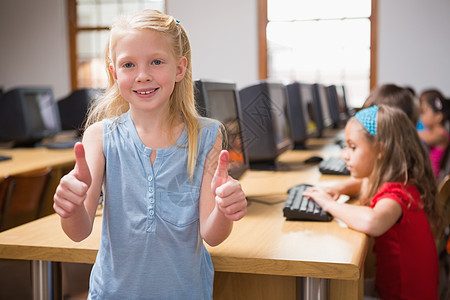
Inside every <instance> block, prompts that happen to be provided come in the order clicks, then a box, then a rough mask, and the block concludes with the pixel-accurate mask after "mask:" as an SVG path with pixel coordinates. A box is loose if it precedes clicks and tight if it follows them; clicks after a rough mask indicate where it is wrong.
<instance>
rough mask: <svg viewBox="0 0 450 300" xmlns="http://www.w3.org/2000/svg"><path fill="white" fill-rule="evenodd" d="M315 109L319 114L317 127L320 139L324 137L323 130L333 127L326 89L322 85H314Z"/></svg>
mask: <svg viewBox="0 0 450 300" xmlns="http://www.w3.org/2000/svg"><path fill="white" fill-rule="evenodd" d="M312 87H313V97H314V103H313V105H314V107H315V111H316V113H317V119H316V125H317V129H318V131H319V137H321V136H323V130H324V129H325V128H328V127H331V126H332V125H333V120H332V119H331V115H330V106H329V104H328V96H327V91H326V87H325V86H324V85H323V84H320V83H314V84H313V86H312Z"/></svg>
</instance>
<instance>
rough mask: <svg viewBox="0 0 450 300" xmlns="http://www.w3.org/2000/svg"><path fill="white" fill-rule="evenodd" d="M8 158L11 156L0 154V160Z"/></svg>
mask: <svg viewBox="0 0 450 300" xmlns="http://www.w3.org/2000/svg"><path fill="white" fill-rule="evenodd" d="M10 159H12V157H11V156H8V155H0V161H4V160H10Z"/></svg>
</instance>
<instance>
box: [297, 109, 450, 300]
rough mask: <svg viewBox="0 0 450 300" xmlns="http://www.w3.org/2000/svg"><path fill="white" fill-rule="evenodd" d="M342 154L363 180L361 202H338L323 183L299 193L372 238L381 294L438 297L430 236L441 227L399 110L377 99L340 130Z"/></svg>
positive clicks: (422, 158) (432, 190) (417, 144)
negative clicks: (342, 140)
mask: <svg viewBox="0 0 450 300" xmlns="http://www.w3.org/2000/svg"><path fill="white" fill-rule="evenodd" d="M345 138H346V142H347V148H346V149H345V151H344V158H345V160H346V163H347V166H348V168H349V170H350V172H351V175H352V177H354V178H361V179H363V180H364V183H363V188H362V193H363V195H362V197H361V203H362V205H361V206H358V205H350V204H341V203H338V202H336V201H335V197H333V196H332V195H330V194H328V193H327V192H326V190H325V189H321V188H319V187H312V188H310V189H309V190H307V191H305V193H304V194H305V195H306V196H309V197H311V198H313V199H314V200H315V201H316V202H317V203H318V204H319V205H320V206H322V208H323V209H324V210H326V211H328V212H329V213H331V214H332V215H333V216H335V217H336V218H339V219H340V220H342V221H343V222H344V223H346V224H347V225H348V226H349V227H351V228H353V229H355V230H359V231H361V232H364V233H366V234H368V235H371V236H373V237H374V238H375V246H374V252H375V255H376V261H377V263H376V276H375V288H376V291H377V293H378V296H379V297H380V298H381V299H439V297H438V284H439V279H438V275H439V274H438V272H439V271H438V270H439V265H438V257H437V251H436V246H435V242H434V237H437V236H440V235H441V234H442V231H443V227H444V219H443V216H442V214H441V206H440V202H439V201H438V198H437V186H436V181H435V179H434V175H433V171H432V169H431V163H430V159H429V156H428V153H427V150H426V149H425V147H424V145H423V143H422V141H421V140H420V138H419V136H418V134H417V130H416V128H415V126H414V125H413V124H412V122H410V121H409V119H408V117H407V116H406V114H405V113H404V112H403V111H401V110H399V109H397V108H393V107H389V106H385V105H379V106H372V107H369V108H366V109H363V110H361V111H359V112H358V113H357V114H356V115H355V117H353V118H351V119H350V120H349V121H348V123H347V125H346V128H345Z"/></svg>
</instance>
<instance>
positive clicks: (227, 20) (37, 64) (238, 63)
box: [0, 0, 450, 101]
mask: <svg viewBox="0 0 450 300" xmlns="http://www.w3.org/2000/svg"><path fill="white" fill-rule="evenodd" d="M65 3H66V1H62V0H39V1H33V0H1V1H0V39H1V42H0V44H1V47H0V87H3V89H9V88H11V87H14V86H18V85H51V86H52V87H53V88H54V92H55V96H56V97H57V98H60V97H62V96H64V95H66V94H67V93H69V91H70V78H69V57H68V41H67V20H66V15H67V14H66V7H65ZM379 6H380V7H379V11H380V14H379V15H380V20H379V30H378V33H379V43H378V83H387V82H394V83H397V84H403V85H410V86H412V87H413V88H415V89H416V90H417V91H420V90H422V89H424V88H427V87H430V86H434V87H437V88H439V89H441V90H442V91H443V92H444V93H445V94H446V95H447V96H450V83H449V81H448V79H447V78H448V75H447V73H448V70H449V69H450V59H448V58H447V57H448V56H449V54H448V53H450V40H449V39H448V33H449V32H450V18H449V17H448V16H449V15H450V2H449V1H447V0H428V1H422V0H395V1H392V0H379ZM167 12H168V13H169V14H172V15H174V16H176V17H177V18H178V19H180V21H181V22H182V24H183V26H185V27H186V30H187V31H188V34H189V37H190V40H191V44H192V45H191V46H192V51H193V54H192V59H193V70H194V77H197V78H198V77H202V78H220V79H230V80H233V81H235V82H236V83H237V84H238V87H243V86H245V85H248V84H250V83H252V82H254V81H256V80H257V79H258V41H257V0H252V1H238V0H228V1H219V0H214V1H212V0H191V1H185V0H167ZM362 101H363V99H362Z"/></svg>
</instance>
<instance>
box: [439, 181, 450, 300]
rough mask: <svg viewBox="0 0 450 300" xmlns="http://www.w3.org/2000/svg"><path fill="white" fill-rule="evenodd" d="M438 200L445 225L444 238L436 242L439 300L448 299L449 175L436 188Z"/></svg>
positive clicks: (449, 279)
mask: <svg viewBox="0 0 450 300" xmlns="http://www.w3.org/2000/svg"><path fill="white" fill-rule="evenodd" d="M438 192H439V198H440V200H441V202H442V208H443V212H444V216H445V219H446V223H447V228H446V231H445V235H444V237H443V238H442V239H441V240H440V241H438V243H437V249H438V255H439V295H440V298H441V299H449V298H448V297H449V296H450V290H449V284H450V252H449V251H450V248H449V245H450V235H449V234H450V175H447V176H445V177H444V179H443V180H441V182H440V183H439V186H438Z"/></svg>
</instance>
